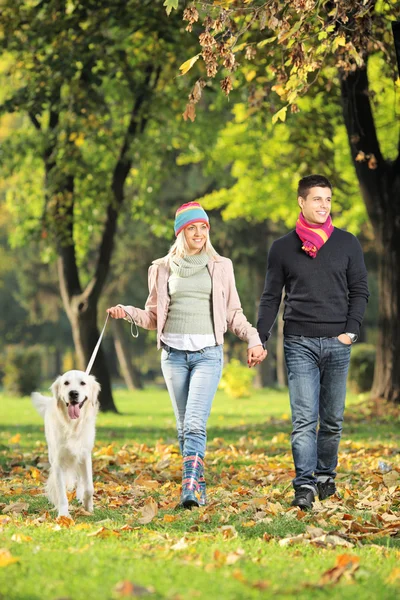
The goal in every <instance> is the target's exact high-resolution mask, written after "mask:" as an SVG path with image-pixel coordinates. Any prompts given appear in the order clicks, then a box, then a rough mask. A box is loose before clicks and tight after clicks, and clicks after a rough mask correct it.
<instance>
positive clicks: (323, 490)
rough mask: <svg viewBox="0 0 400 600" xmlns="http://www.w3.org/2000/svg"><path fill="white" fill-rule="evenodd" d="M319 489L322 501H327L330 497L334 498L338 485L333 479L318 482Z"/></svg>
mask: <svg viewBox="0 0 400 600" xmlns="http://www.w3.org/2000/svg"><path fill="white" fill-rule="evenodd" d="M317 488H318V497H319V499H320V500H325V499H326V498H329V496H334V495H335V494H336V484H335V482H334V481H333V479H328V480H327V481H324V482H322V481H319V482H317Z"/></svg>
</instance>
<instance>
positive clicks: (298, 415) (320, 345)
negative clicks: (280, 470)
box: [284, 335, 351, 491]
mask: <svg viewBox="0 0 400 600" xmlns="http://www.w3.org/2000/svg"><path fill="white" fill-rule="evenodd" d="M350 348H351V344H349V345H346V344H343V343H342V342H340V341H339V340H338V338H336V337H330V338H327V337H305V336H302V335H288V336H285V340H284V349H285V360H286V366H287V372H288V385H289V395H290V406H291V409H292V425H293V430H292V453H293V460H294V465H295V469H296V477H295V478H294V480H293V486H294V488H295V489H297V488H299V487H300V486H306V487H309V488H312V489H313V490H314V491H316V484H317V482H325V481H327V480H330V479H334V478H335V477H336V472H335V469H336V466H337V462H338V449H339V442H340V437H341V433H342V425H343V413H344V405H345V398H346V380H347V372H348V369H349V362H350ZM318 418H319V429H318V432H317V425H318Z"/></svg>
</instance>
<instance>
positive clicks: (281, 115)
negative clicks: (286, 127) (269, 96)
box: [272, 106, 287, 124]
mask: <svg viewBox="0 0 400 600" xmlns="http://www.w3.org/2000/svg"><path fill="white" fill-rule="evenodd" d="M286 111H287V106H284V107H283V108H281V110H278V112H277V113H275V114H274V116H273V117H272V123H273V124H275V123H276V122H277V121H278V119H279V120H280V121H282V122H283V123H284V122H285V121H286Z"/></svg>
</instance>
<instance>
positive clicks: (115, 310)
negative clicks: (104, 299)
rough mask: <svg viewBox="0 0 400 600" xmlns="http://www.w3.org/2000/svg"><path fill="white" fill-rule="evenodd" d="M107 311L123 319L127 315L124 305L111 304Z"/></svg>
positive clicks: (112, 315)
mask: <svg viewBox="0 0 400 600" xmlns="http://www.w3.org/2000/svg"><path fill="white" fill-rule="evenodd" d="M107 312H108V314H109V315H110V317H112V318H113V319H123V318H124V317H125V316H126V315H125V311H124V309H123V308H122V306H111V307H110V308H107Z"/></svg>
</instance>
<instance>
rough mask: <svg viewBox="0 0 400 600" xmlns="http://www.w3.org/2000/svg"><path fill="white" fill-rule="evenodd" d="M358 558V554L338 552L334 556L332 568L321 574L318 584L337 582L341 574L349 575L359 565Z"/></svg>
mask: <svg viewBox="0 0 400 600" xmlns="http://www.w3.org/2000/svg"><path fill="white" fill-rule="evenodd" d="M359 563H360V559H359V558H358V556H352V555H350V554H339V556H337V557H336V564H335V566H334V567H333V568H332V569H328V570H327V571H325V573H323V574H322V575H321V578H320V580H319V585H328V584H335V583H337V582H338V581H339V580H340V579H341V578H342V577H343V575H345V574H346V576H347V577H351V576H352V575H353V574H354V573H355V571H357V569H358V567H359Z"/></svg>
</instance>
